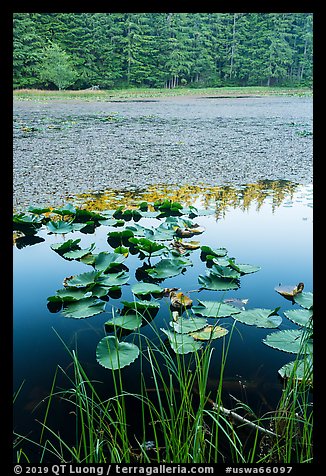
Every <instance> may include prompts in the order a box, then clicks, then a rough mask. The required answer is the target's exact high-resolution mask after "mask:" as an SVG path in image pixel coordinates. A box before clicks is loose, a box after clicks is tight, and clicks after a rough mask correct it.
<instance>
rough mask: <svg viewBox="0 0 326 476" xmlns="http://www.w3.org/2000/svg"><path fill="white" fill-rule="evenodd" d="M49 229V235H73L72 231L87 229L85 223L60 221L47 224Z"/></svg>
mask: <svg viewBox="0 0 326 476" xmlns="http://www.w3.org/2000/svg"><path fill="white" fill-rule="evenodd" d="M46 226H47V229H48V230H49V233H61V234H65V233H71V232H72V231H80V230H81V229H82V228H84V227H85V224H84V223H71V222H68V221H64V220H58V221H49V222H48V223H47V225H46Z"/></svg>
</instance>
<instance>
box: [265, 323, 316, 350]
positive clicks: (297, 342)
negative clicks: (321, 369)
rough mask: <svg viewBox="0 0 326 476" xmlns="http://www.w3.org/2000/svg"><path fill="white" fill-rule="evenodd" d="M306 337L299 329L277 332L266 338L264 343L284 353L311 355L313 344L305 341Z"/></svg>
mask: <svg viewBox="0 0 326 476" xmlns="http://www.w3.org/2000/svg"><path fill="white" fill-rule="evenodd" d="M304 335H305V334H304V332H303V331H302V330H297V329H291V330H284V331H277V332H273V333H272V334H269V335H268V336H266V338H265V339H263V343H264V344H266V345H268V346H270V347H273V349H278V350H282V351H283V352H290V353H292V354H297V353H299V351H300V352H301V353H305V354H310V353H312V342H311V341H305V339H304Z"/></svg>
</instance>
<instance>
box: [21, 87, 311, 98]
mask: <svg viewBox="0 0 326 476" xmlns="http://www.w3.org/2000/svg"><path fill="white" fill-rule="evenodd" d="M269 95H296V96H297V95H300V96H301V95H303V96H306V95H309V96H311V95H312V90H311V89H310V88H282V87H278V88H277V87H267V86H266V87H264V86H247V87H223V88H200V89H193V88H184V87H179V88H175V89H165V88H157V89H156V88H155V89H153V88H129V89H111V90H104V89H103V90H102V89H101V90H80V91H75V90H65V91H62V90H61V91H52V90H42V89H16V90H14V91H13V96H14V98H15V99H24V100H33V99H35V100H51V99H62V100H68V99H80V100H86V101H87V100H98V101H110V100H112V99H113V100H114V99H117V100H118V99H141V98H143V99H146V98H160V97H174V96H216V97H237V96H269Z"/></svg>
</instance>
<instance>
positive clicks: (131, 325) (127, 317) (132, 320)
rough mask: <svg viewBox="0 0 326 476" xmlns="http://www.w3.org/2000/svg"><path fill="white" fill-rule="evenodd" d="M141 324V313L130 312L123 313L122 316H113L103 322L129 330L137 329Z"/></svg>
mask: <svg viewBox="0 0 326 476" xmlns="http://www.w3.org/2000/svg"><path fill="white" fill-rule="evenodd" d="M141 324H142V315H141V314H140V313H130V314H124V315H123V316H115V317H113V318H112V319H109V320H108V321H106V323H105V325H107V326H117V327H121V328H122V329H127V330H130V331H133V330H135V329H138V328H139V327H140V326H141Z"/></svg>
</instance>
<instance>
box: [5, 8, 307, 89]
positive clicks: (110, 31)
mask: <svg viewBox="0 0 326 476" xmlns="http://www.w3.org/2000/svg"><path fill="white" fill-rule="evenodd" d="M312 55H313V15H312V14H311V13H15V14H14V15H13V87H14V88H15V89H17V88H43V89H53V87H58V88H59V89H65V88H67V87H70V88H72V89H85V88H89V87H91V86H93V85H97V86H99V87H100V88H103V89H111V88H123V87H154V88H155V87H160V88H161V87H165V88H175V87H177V86H187V87H220V86H299V85H300V86H311V84H312Z"/></svg>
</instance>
